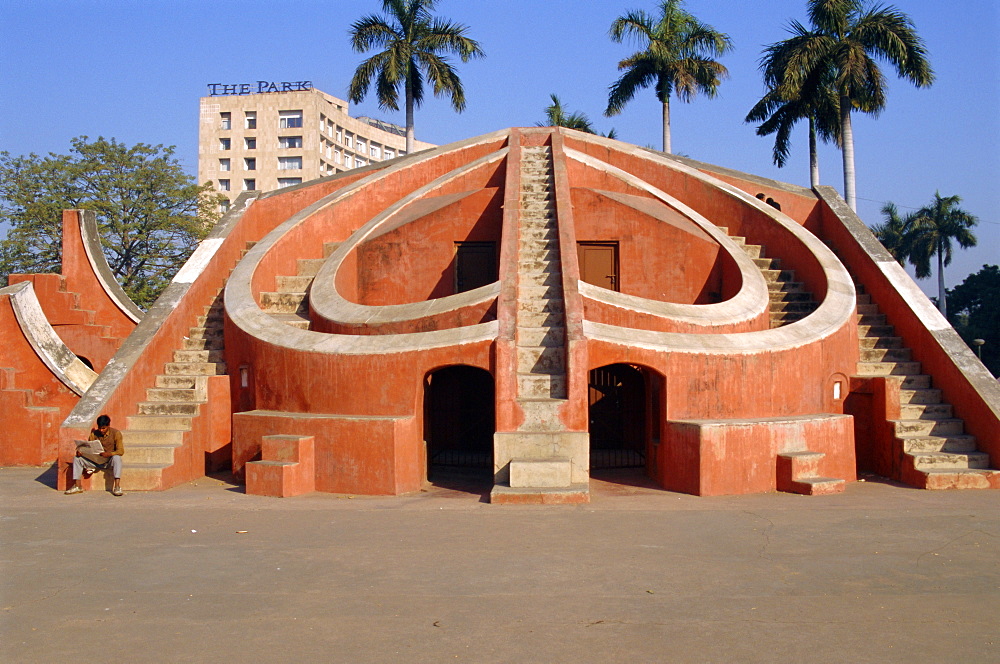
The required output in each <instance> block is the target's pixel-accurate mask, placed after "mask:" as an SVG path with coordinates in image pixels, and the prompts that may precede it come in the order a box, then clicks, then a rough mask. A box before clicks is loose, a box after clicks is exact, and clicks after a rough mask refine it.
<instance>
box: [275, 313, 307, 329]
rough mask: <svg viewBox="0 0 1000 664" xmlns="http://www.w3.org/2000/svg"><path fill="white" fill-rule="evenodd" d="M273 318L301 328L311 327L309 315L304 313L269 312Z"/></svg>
mask: <svg viewBox="0 0 1000 664" xmlns="http://www.w3.org/2000/svg"><path fill="white" fill-rule="evenodd" d="M269 315H270V316H271V318H273V319H274V320H276V321H279V322H281V323H284V324H285V325H288V326H289V327H295V328H298V329H300V330H308V329H309V323H310V321H309V317H308V316H304V315H302V314H269Z"/></svg>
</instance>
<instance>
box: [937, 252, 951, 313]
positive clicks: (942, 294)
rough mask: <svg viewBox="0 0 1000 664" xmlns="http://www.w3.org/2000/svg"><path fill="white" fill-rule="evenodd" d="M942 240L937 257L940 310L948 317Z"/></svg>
mask: <svg viewBox="0 0 1000 664" xmlns="http://www.w3.org/2000/svg"><path fill="white" fill-rule="evenodd" d="M941 244H942V243H941V242H938V247H937V259H938V311H940V312H941V315H942V316H944V317H945V318H947V317H948V303H947V302H946V301H945V298H946V297H947V293H946V292H945V288H944V247H943V246H941Z"/></svg>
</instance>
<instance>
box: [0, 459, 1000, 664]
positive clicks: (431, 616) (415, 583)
mask: <svg viewBox="0 0 1000 664" xmlns="http://www.w3.org/2000/svg"><path fill="white" fill-rule="evenodd" d="M618 479H620V480H621V481H622V483H620V484H613V483H607V482H598V481H595V482H594V483H593V494H594V495H593V501H592V502H591V504H589V505H584V506H569V507H567V506H551V507H549V506H543V507H517V506H496V505H489V504H486V503H484V502H482V497H481V496H480V495H479V494H477V493H474V492H470V491H469V490H468V487H463V486H462V485H461V484H453V485H452V486H451V487H450V488H449V487H441V486H438V487H430V488H429V489H428V490H427V491H425V492H422V493H420V494H417V495H411V496H405V497H399V498H371V497H348V496H333V495H323V494H314V495H310V496H302V497H298V498H289V499H283V500H282V499H269V498H261V497H257V496H247V495H245V494H244V493H243V492H242V489H241V488H240V487H235V486H233V485H232V484H230V483H228V482H226V481H225V479H223V478H207V479H203V480H199V481H197V482H193V483H191V484H188V485H185V486H183V487H179V488H177V489H174V490H172V491H168V492H164V493H149V494H143V493H132V494H127V495H125V496H124V497H122V498H115V497H113V496H111V495H110V494H109V493H106V492H104V491H93V492H88V493H86V494H84V495H82V496H64V495H62V494H61V493H58V492H56V491H54V490H53V489H52V485H53V480H54V477H52V475H51V473H43V472H42V471H41V470H40V469H30V468H29V469H25V468H20V469H11V468H5V469H0V630H2V631H0V660H2V661H3V662H32V663H35V662H57V661H69V660H71V659H72V660H75V661H80V662H97V661H101V662H105V661H111V662H171V663H178V662H214V661H223V660H229V661H239V660H244V659H245V660H248V661H254V662H446V661H448V662H517V663H520V662H725V663H727V664H728V663H731V662H801V661H803V660H805V661H810V662H908V663H912V662H998V661H1000V492H986V491H967V492H925V491H916V490H912V489H907V488H903V487H899V486H895V485H892V484H888V483H884V482H877V481H871V479H869V481H868V482H862V483H857V484H854V485H851V486H849V487H848V489H847V491H846V493H844V494H842V495H838V496H827V497H812V498H810V497H803V496H794V495H787V494H768V495H758V496H739V497H722V498H696V497H693V496H686V495H680V494H675V493H668V492H664V491H659V490H656V489H653V488H650V487H648V486H646V485H645V483H644V482H643V481H642V480H640V479H636V478H633V479H629V477H621V478H618Z"/></svg>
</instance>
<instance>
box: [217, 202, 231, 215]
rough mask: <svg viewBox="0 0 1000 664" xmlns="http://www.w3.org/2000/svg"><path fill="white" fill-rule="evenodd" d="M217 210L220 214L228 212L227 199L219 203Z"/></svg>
mask: <svg viewBox="0 0 1000 664" xmlns="http://www.w3.org/2000/svg"><path fill="white" fill-rule="evenodd" d="M219 212H221V213H222V214H225V213H227V212H229V201H222V202H221V203H219Z"/></svg>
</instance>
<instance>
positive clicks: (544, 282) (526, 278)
mask: <svg viewBox="0 0 1000 664" xmlns="http://www.w3.org/2000/svg"><path fill="white" fill-rule="evenodd" d="M517 282H518V285H519V286H520V285H524V286H558V285H560V284H562V272H560V271H558V270H555V271H552V272H543V271H530V272H525V271H520V272H518V275H517Z"/></svg>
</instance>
